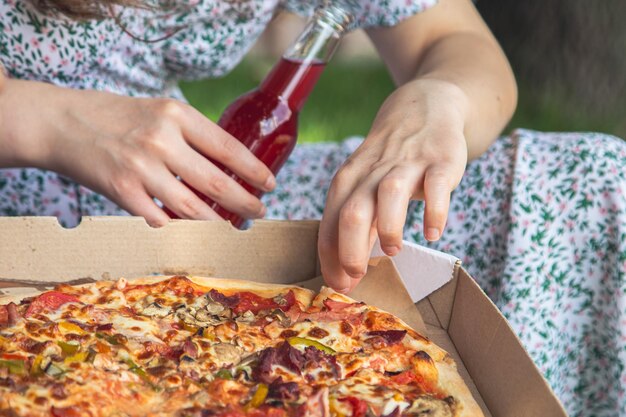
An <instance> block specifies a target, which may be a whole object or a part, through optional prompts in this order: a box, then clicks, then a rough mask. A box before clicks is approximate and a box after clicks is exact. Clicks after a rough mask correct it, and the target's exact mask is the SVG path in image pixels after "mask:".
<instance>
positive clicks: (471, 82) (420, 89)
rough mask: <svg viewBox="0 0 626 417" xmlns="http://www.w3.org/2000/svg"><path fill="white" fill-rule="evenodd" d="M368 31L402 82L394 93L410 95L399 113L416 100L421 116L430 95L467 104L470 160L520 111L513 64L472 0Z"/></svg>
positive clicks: (453, 1) (441, 2) (450, 1)
mask: <svg viewBox="0 0 626 417" xmlns="http://www.w3.org/2000/svg"><path fill="white" fill-rule="evenodd" d="M368 34H369V36H370V38H371V39H372V41H373V42H374V44H375V46H376V49H377V50H378V52H379V54H380V55H381V57H382V59H383V60H384V62H385V64H386V65H387V67H388V68H389V71H390V73H391V76H392V77H393V79H394V81H395V82H396V85H398V90H397V91H396V93H394V94H395V95H401V96H402V97H403V98H404V100H401V101H403V102H401V101H399V106H398V113H402V112H405V113H407V107H406V106H410V105H411V103H412V102H414V103H415V104H416V105H413V106H412V107H408V108H409V109H410V108H413V109H414V112H413V114H414V116H413V117H417V118H419V117H421V116H420V115H418V114H417V113H418V112H424V111H425V108H426V109H427V108H428V106H425V103H423V100H422V103H421V105H420V97H425V96H427V97H432V100H437V99H438V100H444V101H446V102H447V103H449V105H450V106H454V107H464V109H463V112H464V113H465V114H464V115H463V120H464V123H463V133H464V136H465V139H466V142H467V148H468V154H469V155H468V156H469V158H470V159H471V158H476V157H477V156H479V155H480V154H482V153H483V152H484V151H485V150H486V149H487V147H488V146H489V145H490V144H491V143H492V142H493V140H495V138H496V137H497V135H498V134H499V133H500V132H501V130H502V129H503V128H504V126H505V125H506V123H507V122H508V120H509V119H510V118H511V115H512V114H513V112H514V111H515V106H516V104H517V87H516V84H515V78H514V76H513V72H512V70H511V67H510V66H509V63H508V61H507V59H506V57H505V56H504V53H503V52H502V50H501V48H500V46H499V45H498V42H497V41H496V39H495V38H494V37H493V35H492V34H491V32H490V31H489V28H488V27H487V25H486V24H485V22H484V21H483V20H482V18H481V17H480V14H479V13H478V11H477V10H476V8H475V7H474V5H473V4H472V2H471V1H470V0H438V4H437V5H436V6H434V7H433V8H432V9H430V10H427V11H426V12H424V13H418V14H417V15H415V16H413V17H412V18H409V19H407V20H406V21H404V22H402V23H400V24H398V25H396V26H394V27H390V28H376V29H370V30H369V31H368ZM429 85H431V86H432V87H433V88H430V87H429ZM397 93H400V94H397ZM459 93H460V94H459ZM411 95H413V96H414V97H415V98H414V99H411V98H410V96H411ZM385 104H386V105H388V104H389V103H385ZM400 107H404V108H400ZM426 111H427V110H426ZM377 121H378V120H377ZM408 122H409V123H412V122H410V121H408ZM412 124H413V125H414V126H415V123H412Z"/></svg>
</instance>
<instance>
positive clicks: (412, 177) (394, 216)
mask: <svg viewBox="0 0 626 417" xmlns="http://www.w3.org/2000/svg"><path fill="white" fill-rule="evenodd" d="M422 175H423V170H422V169H421V168H419V167H417V166H415V167H404V166H402V167H396V168H393V169H392V170H391V171H389V173H388V174H387V175H385V176H384V177H383V179H382V180H381V181H380V184H379V185H378V196H377V207H376V212H377V218H378V237H379V238H380V247H381V249H382V250H383V251H384V252H385V253H386V254H387V255H389V256H395V255H397V254H398V252H400V249H402V234H403V230H404V223H405V222H406V215H407V210H408V206H409V201H410V200H411V197H412V196H413V194H414V193H415V190H416V189H417V188H418V184H419V183H420V182H421V181H422Z"/></svg>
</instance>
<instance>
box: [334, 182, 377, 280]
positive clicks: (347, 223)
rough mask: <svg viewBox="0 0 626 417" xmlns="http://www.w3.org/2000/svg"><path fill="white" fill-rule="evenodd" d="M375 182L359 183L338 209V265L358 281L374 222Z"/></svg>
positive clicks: (366, 256)
mask: <svg viewBox="0 0 626 417" xmlns="http://www.w3.org/2000/svg"><path fill="white" fill-rule="evenodd" d="M375 195H376V184H375V183H374V180H373V179H371V178H368V181H366V182H365V183H363V184H361V185H360V186H359V187H358V188H357V189H356V190H355V191H354V192H353V193H352V194H351V195H350V197H349V198H348V199H347V200H346V202H345V203H344V205H343V207H342V208H341V210H340V212H339V225H338V229H339V239H338V241H339V245H338V247H339V264H340V265H341V268H342V269H343V270H344V271H345V272H346V273H347V274H348V275H349V276H350V277H351V278H353V279H358V280H360V279H361V278H363V276H364V275H365V272H366V271H367V261H368V260H369V255H370V252H368V249H369V241H370V234H371V230H372V223H373V221H374V211H375V209H376V202H375Z"/></svg>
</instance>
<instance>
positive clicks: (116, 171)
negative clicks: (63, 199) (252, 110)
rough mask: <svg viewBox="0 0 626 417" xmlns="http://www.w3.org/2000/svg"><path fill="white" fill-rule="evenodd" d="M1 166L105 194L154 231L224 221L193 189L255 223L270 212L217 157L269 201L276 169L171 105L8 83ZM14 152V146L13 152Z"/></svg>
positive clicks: (0, 116)
mask: <svg viewBox="0 0 626 417" xmlns="http://www.w3.org/2000/svg"><path fill="white" fill-rule="evenodd" d="M0 120H1V121H2V126H0V150H3V149H4V150H6V152H5V153H4V156H0V166H34V167H38V168H43V169H49V170H53V171H56V172H58V173H61V174H63V175H66V176H68V177H70V178H72V179H74V180H75V181H77V182H78V183H80V184H82V185H85V186H87V187H89V188H91V189H92V190H94V191H96V192H99V193H101V194H104V195H105V196H107V197H108V198H110V199H111V200H113V201H114V202H116V203H117V204H118V205H120V206H121V207H122V208H124V209H126V210H128V211H129V212H131V213H133V214H135V215H139V216H143V217H145V218H146V220H147V221H148V223H150V224H152V225H163V224H165V223H166V222H167V221H168V219H169V217H168V216H167V214H165V212H164V211H163V210H162V209H161V208H159V207H158V206H157V204H155V202H154V201H153V197H156V198H158V199H159V200H160V201H162V202H163V204H165V205H166V206H167V207H168V208H169V209H171V210H172V211H173V212H175V213H176V214H177V215H178V216H180V217H181V218H190V219H219V216H218V215H217V214H216V213H215V212H214V211H213V210H211V208H210V207H209V206H208V205H207V204H206V203H205V202H203V201H202V200H201V199H200V198H199V197H198V196H197V195H196V194H195V193H194V192H193V191H192V190H191V189H190V188H189V187H187V186H186V185H185V184H183V183H182V182H181V181H179V180H178V179H177V178H176V176H179V177H180V178H181V179H182V180H184V181H185V182H186V183H188V184H189V185H191V186H192V187H194V188H195V189H196V190H198V191H199V192H201V193H203V194H204V195H207V196H209V197H210V198H211V199H213V200H214V201H216V202H217V203H219V204H220V205H221V206H223V207H225V208H227V209H228V210H230V211H233V212H235V213H237V214H239V215H241V216H243V217H245V218H258V217H263V215H264V214H265V207H264V206H263V204H262V203H261V202H260V201H259V199H258V198H256V197H254V196H253V195H251V194H250V193H249V192H248V191H246V190H245V189H244V188H243V187H241V186H240V185H239V184H237V183H236V182H235V181H234V180H233V179H231V178H230V177H228V176H227V175H225V174H224V173H223V172H222V171H221V170H220V169H219V168H218V167H216V166H215V165H214V164H213V163H211V162H210V161H209V160H208V159H206V158H205V157H204V156H202V154H204V155H207V156H208V157H210V158H212V159H213V160H215V161H218V162H220V163H221V164H223V165H224V166H226V167H228V168H229V169H230V170H232V171H233V172H234V173H236V174H237V175H238V176H240V177H241V178H243V179H244V180H246V181H247V182H248V183H249V184H251V185H253V186H254V187H257V188H259V189H261V190H263V191H270V190H272V189H273V188H274V185H275V179H274V176H273V175H272V173H271V172H270V171H269V169H268V168H267V167H266V166H265V165H264V164H263V163H262V162H260V161H259V160H258V159H257V158H256V157H255V156H254V155H252V153H250V151H249V150H248V149H247V148H245V146H243V145H242V144H241V143H240V142H239V141H238V140H237V139H235V138H234V137H232V136H231V135H230V134H228V133H226V132H225V131H224V130H222V129H221V128H220V127H219V126H217V125H216V124H215V123H213V122H211V121H210V120H209V119H207V118H205V117H204V116H203V115H202V114H200V113H199V112H198V111H196V110H194V109H193V108H192V107H191V106H188V105H186V104H184V103H182V102H179V101H176V100H170V99H147V98H130V97H124V96H119V95H115V94H110V93H103V92H97V91H79V90H70V89H64V88H59V87H54V86H50V85H45V84H42V83H37V82H25V81H15V80H6V83H5V86H4V88H3V89H2V91H1V94H0ZM9 142H11V143H10V144H9Z"/></svg>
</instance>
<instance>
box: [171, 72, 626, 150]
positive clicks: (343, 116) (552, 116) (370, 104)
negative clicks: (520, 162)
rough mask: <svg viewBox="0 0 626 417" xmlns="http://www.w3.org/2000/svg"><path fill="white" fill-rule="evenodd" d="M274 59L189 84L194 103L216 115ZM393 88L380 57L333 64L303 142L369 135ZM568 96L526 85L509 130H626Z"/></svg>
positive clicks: (310, 105) (614, 117)
mask: <svg viewBox="0 0 626 417" xmlns="http://www.w3.org/2000/svg"><path fill="white" fill-rule="evenodd" d="M269 68H270V64H268V63H267V62H262V63H254V64H252V63H251V62H250V61H248V60H246V61H244V62H243V63H242V64H241V65H239V66H238V67H237V68H236V69H235V70H234V71H232V72H231V73H230V74H228V75H227V76H226V77H224V78H221V79H213V80H205V81H199V82H192V83H183V84H182V88H183V92H184V93H185V96H186V97H187V99H188V100H189V102H190V103H191V104H192V105H193V106H195V107H196V108H197V109H199V110H200V111H201V112H202V113H204V114H205V115H207V116H208V117H209V118H211V119H212V120H217V119H218V118H219V115H220V114H221V113H222V111H223V110H224V108H225V107H226V106H227V105H228V104H229V103H230V102H232V101H233V100H234V99H235V98H236V97H238V96H239V95H241V94H243V93H244V92H246V91H248V90H250V89H252V88H254V87H256V86H257V85H258V84H259V82H260V81H261V80H262V79H263V77H264V76H265V74H266V73H267V71H269ZM391 91H393V83H392V82H391V79H390V78H389V75H388V74H387V72H386V70H385V68H384V66H383V65H382V64H380V63H378V62H346V61H336V62H333V63H331V64H330V65H329V66H328V68H327V69H326V70H325V72H324V74H323V75H322V77H321V79H320V81H319V82H318V85H317V86H316V88H315V90H314V92H313V94H312V95H311V97H310V98H309V101H308V102H307V104H306V105H305V107H304V109H303V110H302V113H301V117H300V128H299V140H300V141H302V142H320V141H337V140H341V139H344V138H346V137H348V136H352V135H365V134H367V132H368V130H369V128H370V125H371V123H372V120H373V119H374V116H375V115H376V112H377V111H378V108H379V107H380V105H381V104H382V102H383V101H384V99H385V98H386V97H387V95H388V94H389V93H390V92H391ZM563 97H564V96H563V95H555V94H553V95H548V94H545V93H543V92H537V91H533V90H532V88H529V87H528V86H520V100H519V105H518V110H517V112H516V114H515V116H514V117H513V120H512V121H511V123H510V124H509V127H508V128H507V131H510V130H511V129H512V128H515V127H525V128H528V129H536V130H543V131H599V132H606V133H612V134H616V135H618V136H622V137H623V136H625V135H626V125H625V124H624V118H623V117H622V115H624V114H626V108H624V109H616V111H615V112H613V114H610V115H606V114H604V115H599V114H594V113H593V112H590V111H588V109H583V108H582V107H581V106H577V105H576V103H571V102H570V101H568V100H567V99H565V98H563Z"/></svg>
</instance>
